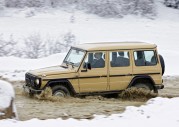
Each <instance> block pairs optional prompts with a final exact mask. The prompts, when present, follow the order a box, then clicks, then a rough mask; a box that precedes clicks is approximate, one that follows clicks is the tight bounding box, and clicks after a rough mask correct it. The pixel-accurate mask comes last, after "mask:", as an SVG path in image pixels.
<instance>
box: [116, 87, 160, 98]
mask: <svg viewBox="0 0 179 127" xmlns="http://www.w3.org/2000/svg"><path fill="white" fill-rule="evenodd" d="M157 96H158V94H157V93H153V92H151V91H149V90H145V89H142V88H135V87H131V88H128V89H126V90H124V91H123V92H122V93H121V94H120V95H119V97H120V98H121V99H122V100H128V101H147V100H149V99H151V98H154V97H157Z"/></svg>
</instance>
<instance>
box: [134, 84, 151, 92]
mask: <svg viewBox="0 0 179 127" xmlns="http://www.w3.org/2000/svg"><path fill="white" fill-rule="evenodd" d="M134 87H136V88H141V89H144V90H148V91H151V90H152V89H151V88H150V87H149V85H148V84H144V83H137V84H136V85H134Z"/></svg>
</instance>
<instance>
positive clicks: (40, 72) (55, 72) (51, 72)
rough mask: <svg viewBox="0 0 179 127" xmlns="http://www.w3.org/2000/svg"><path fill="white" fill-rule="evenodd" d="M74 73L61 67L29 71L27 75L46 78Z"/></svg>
mask: <svg viewBox="0 0 179 127" xmlns="http://www.w3.org/2000/svg"><path fill="white" fill-rule="evenodd" d="M74 72H76V71H75V70H72V69H69V68H62V67H61V66H52V67H47V68H41V69H36V70H31V71H29V73H31V74H33V75H36V76H39V77H47V76H52V75H59V74H68V73H74Z"/></svg>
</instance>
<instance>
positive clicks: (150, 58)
mask: <svg viewBox="0 0 179 127" xmlns="http://www.w3.org/2000/svg"><path fill="white" fill-rule="evenodd" d="M134 60H135V65H136V66H154V65H156V64H157V58H156V54H155V51H153V50H150V51H148V50H147V51H135V52H134Z"/></svg>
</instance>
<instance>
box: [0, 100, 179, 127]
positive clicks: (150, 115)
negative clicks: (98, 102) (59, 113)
mask: <svg viewBox="0 0 179 127" xmlns="http://www.w3.org/2000/svg"><path fill="white" fill-rule="evenodd" d="M178 105H179V98H172V99H168V98H159V97H158V98H155V99H151V100H149V101H148V102H147V103H146V104H145V105H142V106H140V107H133V106H129V107H127V108H126V111H125V112H124V113H121V114H113V115H111V116H104V115H99V116H97V115H96V116H95V118H94V119H92V120H86V119H81V120H76V119H72V118H70V119H67V120H62V119H60V118H58V119H47V120H39V119H36V118H34V119H31V120H28V121H16V120H0V125H1V127H35V126H43V127H52V126H53V127H59V126H63V127H72V126H73V127H96V126H103V127H109V126H113V127H119V126H122V127H126V126H134V127H136V126H137V127H144V126H145V127H157V126H162V127H168V126H171V127H178V126H179V108H178Z"/></svg>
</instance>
